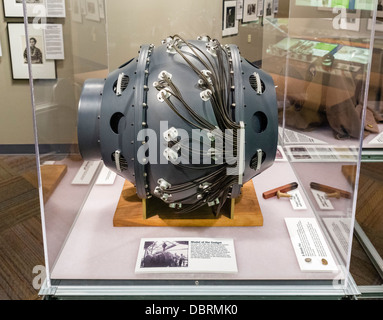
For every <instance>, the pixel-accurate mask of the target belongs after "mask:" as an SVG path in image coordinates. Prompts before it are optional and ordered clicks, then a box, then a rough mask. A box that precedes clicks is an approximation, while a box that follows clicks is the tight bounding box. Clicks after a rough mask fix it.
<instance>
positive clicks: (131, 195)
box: [113, 181, 263, 227]
mask: <svg viewBox="0 0 383 320" xmlns="http://www.w3.org/2000/svg"><path fill="white" fill-rule="evenodd" d="M145 217H146V218H145ZM113 225H114V226H115V227H139V226H152V227H165V226H168V227H169V226H171V227H250V226H262V225H263V216H262V212H261V209H260V207H259V203H258V199H257V196H256V194H255V190H254V185H253V182H252V181H249V182H248V183H246V184H245V185H244V187H243V188H242V195H241V196H240V197H239V198H238V199H233V200H232V201H230V200H228V201H226V203H225V206H224V207H223V208H222V214H221V216H220V217H219V218H216V217H215V216H214V214H213V213H212V211H211V208H209V207H208V206H204V207H202V208H200V209H198V210H196V211H194V212H190V213H186V214H183V215H182V214H177V213H176V212H175V211H174V210H173V209H171V208H169V206H168V205H167V204H165V203H164V202H163V201H161V200H160V199H157V198H155V197H153V198H151V199H145V200H141V199H139V198H138V196H137V194H136V189H135V188H134V186H133V185H132V184H131V183H130V182H128V181H126V182H125V185H124V187H123V190H122V193H121V197H120V200H119V202H118V205H117V209H116V212H115V214H114V218H113Z"/></svg>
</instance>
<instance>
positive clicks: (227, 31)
mask: <svg viewBox="0 0 383 320" xmlns="http://www.w3.org/2000/svg"><path fill="white" fill-rule="evenodd" d="M236 7H237V1H224V2H223V16H222V17H223V21H222V36H230V35H234V34H237V33H238V20H237V14H236Z"/></svg>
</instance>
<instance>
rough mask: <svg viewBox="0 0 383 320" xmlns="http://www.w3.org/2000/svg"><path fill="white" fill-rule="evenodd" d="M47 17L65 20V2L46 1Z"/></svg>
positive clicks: (58, 0)
mask: <svg viewBox="0 0 383 320" xmlns="http://www.w3.org/2000/svg"><path fill="white" fill-rule="evenodd" d="M45 1H46V8H47V17H55V18H65V0H45Z"/></svg>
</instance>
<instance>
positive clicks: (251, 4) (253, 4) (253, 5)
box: [242, 0, 259, 22]
mask: <svg viewBox="0 0 383 320" xmlns="http://www.w3.org/2000/svg"><path fill="white" fill-rule="evenodd" d="M258 19H259V18H258V0H245V2H244V4H243V17H242V22H252V21H257V20H258Z"/></svg>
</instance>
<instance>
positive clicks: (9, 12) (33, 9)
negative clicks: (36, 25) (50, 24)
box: [3, 0, 45, 17]
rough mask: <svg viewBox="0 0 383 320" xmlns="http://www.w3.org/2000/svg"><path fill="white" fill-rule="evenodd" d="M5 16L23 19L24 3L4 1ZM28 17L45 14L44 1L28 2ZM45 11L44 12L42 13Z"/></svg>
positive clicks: (17, 0)
mask: <svg viewBox="0 0 383 320" xmlns="http://www.w3.org/2000/svg"><path fill="white" fill-rule="evenodd" d="M3 3H4V15H5V16H6V17H23V16H24V13H23V12H24V11H23V1H22V0H3ZM26 3H27V14H28V17H36V16H41V13H42V12H45V3H44V0H26ZM42 10H43V11H42Z"/></svg>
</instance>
